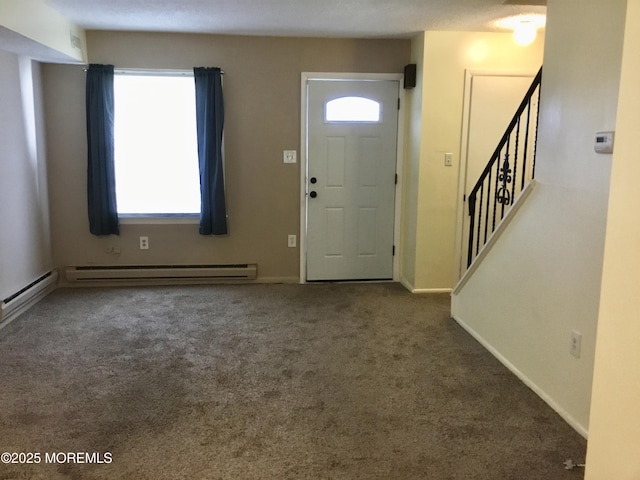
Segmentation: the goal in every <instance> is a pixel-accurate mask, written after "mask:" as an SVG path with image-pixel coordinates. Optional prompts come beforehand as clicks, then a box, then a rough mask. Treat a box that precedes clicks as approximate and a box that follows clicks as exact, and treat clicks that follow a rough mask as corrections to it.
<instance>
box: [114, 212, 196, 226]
mask: <svg viewBox="0 0 640 480" xmlns="http://www.w3.org/2000/svg"><path fill="white" fill-rule="evenodd" d="M118 222H119V223H120V225H198V224H199V223H200V216H199V215H198V214H194V215H180V214H177V215H120V216H118Z"/></svg>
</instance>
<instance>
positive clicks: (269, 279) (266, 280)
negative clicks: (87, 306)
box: [254, 276, 301, 284]
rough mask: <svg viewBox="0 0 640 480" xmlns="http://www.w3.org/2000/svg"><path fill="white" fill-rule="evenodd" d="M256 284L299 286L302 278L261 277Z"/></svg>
mask: <svg viewBox="0 0 640 480" xmlns="http://www.w3.org/2000/svg"><path fill="white" fill-rule="evenodd" d="M254 283H287V284H289V283H295V284H299V283H301V282H300V277H260V276H258V278H257V279H256V281H255V282H254Z"/></svg>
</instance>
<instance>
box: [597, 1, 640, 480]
mask: <svg viewBox="0 0 640 480" xmlns="http://www.w3.org/2000/svg"><path fill="white" fill-rule="evenodd" d="M638 45H640V2H637V1H629V2H627V20H626V27H625V37H624V54H623V59H622V74H621V83H620V98H619V102H618V117H617V125H616V141H615V151H614V154H613V167H612V172H611V195H610V197H609V210H608V218H607V236H606V242H605V252H604V268H603V275H602V292H601V297H600V313H599V316H598V340H597V342H596V356H595V369H594V377H593V394H592V406H591V422H590V424H591V427H590V431H589V433H590V435H589V446H588V453H587V471H586V476H585V478H586V479H587V480H609V479H613V478H614V479H616V480H636V479H638V478H640V457H639V456H638V452H640V408H638V406H639V405H640V368H638V366H639V365H640V348H639V347H638V340H639V339H640V321H638V312H639V311H640V297H638V288H637V281H636V280H635V279H637V278H638V277H637V275H640V250H639V249H638V245H640V219H638V216H637V215H636V214H635V212H637V211H638V209H639V208H640V191H639V190H638V182H637V180H638V178H640V162H638V132H639V131H640V119H639V118H638V111H640V95H638V85H640V57H639V56H638V49H637V47H638Z"/></svg>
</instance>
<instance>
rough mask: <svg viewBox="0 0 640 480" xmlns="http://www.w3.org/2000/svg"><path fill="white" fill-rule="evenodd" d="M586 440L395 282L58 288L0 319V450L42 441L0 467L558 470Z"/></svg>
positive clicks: (506, 473)
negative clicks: (8, 319)
mask: <svg viewBox="0 0 640 480" xmlns="http://www.w3.org/2000/svg"><path fill="white" fill-rule="evenodd" d="M585 448H586V442H585V441H584V439H582V437H580V436H579V435H578V434H577V433H575V432H574V431H573V430H572V429H571V428H570V427H569V426H568V425H567V424H565V423H564V422H563V420H562V419H560V417H558V416H557V415H556V414H555V413H554V412H553V411H552V410H551V409H550V408H549V407H548V406H547V405H546V404H545V403H544V402H543V401H542V400H540V399H539V398H538V397H537V396H536V395H535V394H534V393H533V392H531V391H530V390H529V389H528V388H527V387H526V386H525V385H523V384H522V383H521V382H520V381H519V380H517V379H516V378H515V377H514V376H513V375H512V374H511V373H510V372H508V371H507V370H506V369H505V368H504V367H503V366H502V365H500V364H499V363H498V362H497V361H496V360H495V359H494V358H493V357H492V356H491V355H490V354H489V353H487V352H486V351H485V350H484V349H483V348H482V347H481V346H480V345H479V344H477V343H476V342H475V341H474V340H473V339H472V338H471V337H469V336H468V335H467V334H466V333H465V332H464V331H463V330H462V329H461V328H460V327H459V326H457V325H456V324H455V322H453V321H452V320H451V319H450V317H449V297H448V295H433V296H415V295H411V294H410V293H408V292H406V291H405V290H404V289H403V288H402V287H400V286H399V285H395V284H368V285H356V284H330V285H235V286H233V285H223V286H206V287H202V286H196V287H184V288H183V287H162V288H155V287H154V288H131V289H125V288H121V289H61V290H57V291H56V292H54V293H53V294H52V295H50V296H49V297H47V298H46V299H44V300H43V301H42V302H41V303H40V304H38V305H37V306H35V307H34V308H33V309H31V310H30V311H29V312H27V313H26V314H24V315H23V316H21V317H20V318H19V319H17V320H16V321H14V322H13V323H11V324H10V325H8V326H7V327H6V328H4V329H3V330H1V331H0V452H24V453H26V452H31V453H39V454H40V463H31V464H19V463H9V464H0V479H2V480H7V479H225V480H226V479H240V480H242V479H367V480H369V479H371V480H373V479H381V480H382V479H398V480H409V479H431V480H445V479H460V480H473V479H486V480H498V479H508V480H511V479H514V480H516V479H517V480H534V479H535V480H557V479H560V480H561V479H578V478H582V476H583V472H582V471H580V470H573V471H566V470H564V466H563V464H562V462H563V461H564V460H565V459H566V458H573V459H574V461H576V460H579V461H582V460H584V455H585ZM53 453H58V455H57V456H52V454H53ZM16 459H17V460H20V459H19V458H16ZM23 459H24V460H26V458H25V457H23ZM32 460H33V458H32ZM51 460H56V462H59V463H52V462H51ZM72 460H73V461H72ZM79 460H80V461H79ZM81 462H84V463H81ZM95 462H106V463H95Z"/></svg>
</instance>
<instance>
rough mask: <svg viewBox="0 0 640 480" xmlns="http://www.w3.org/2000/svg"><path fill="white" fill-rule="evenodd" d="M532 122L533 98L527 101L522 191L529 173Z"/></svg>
mask: <svg viewBox="0 0 640 480" xmlns="http://www.w3.org/2000/svg"><path fill="white" fill-rule="evenodd" d="M530 124H531V99H529V101H528V102H527V122H526V125H525V129H524V130H525V134H524V153H523V156H522V180H521V183H520V191H522V190H523V189H524V181H525V177H526V173H527V156H528V154H529V128H530V126H531V125H530Z"/></svg>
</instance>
